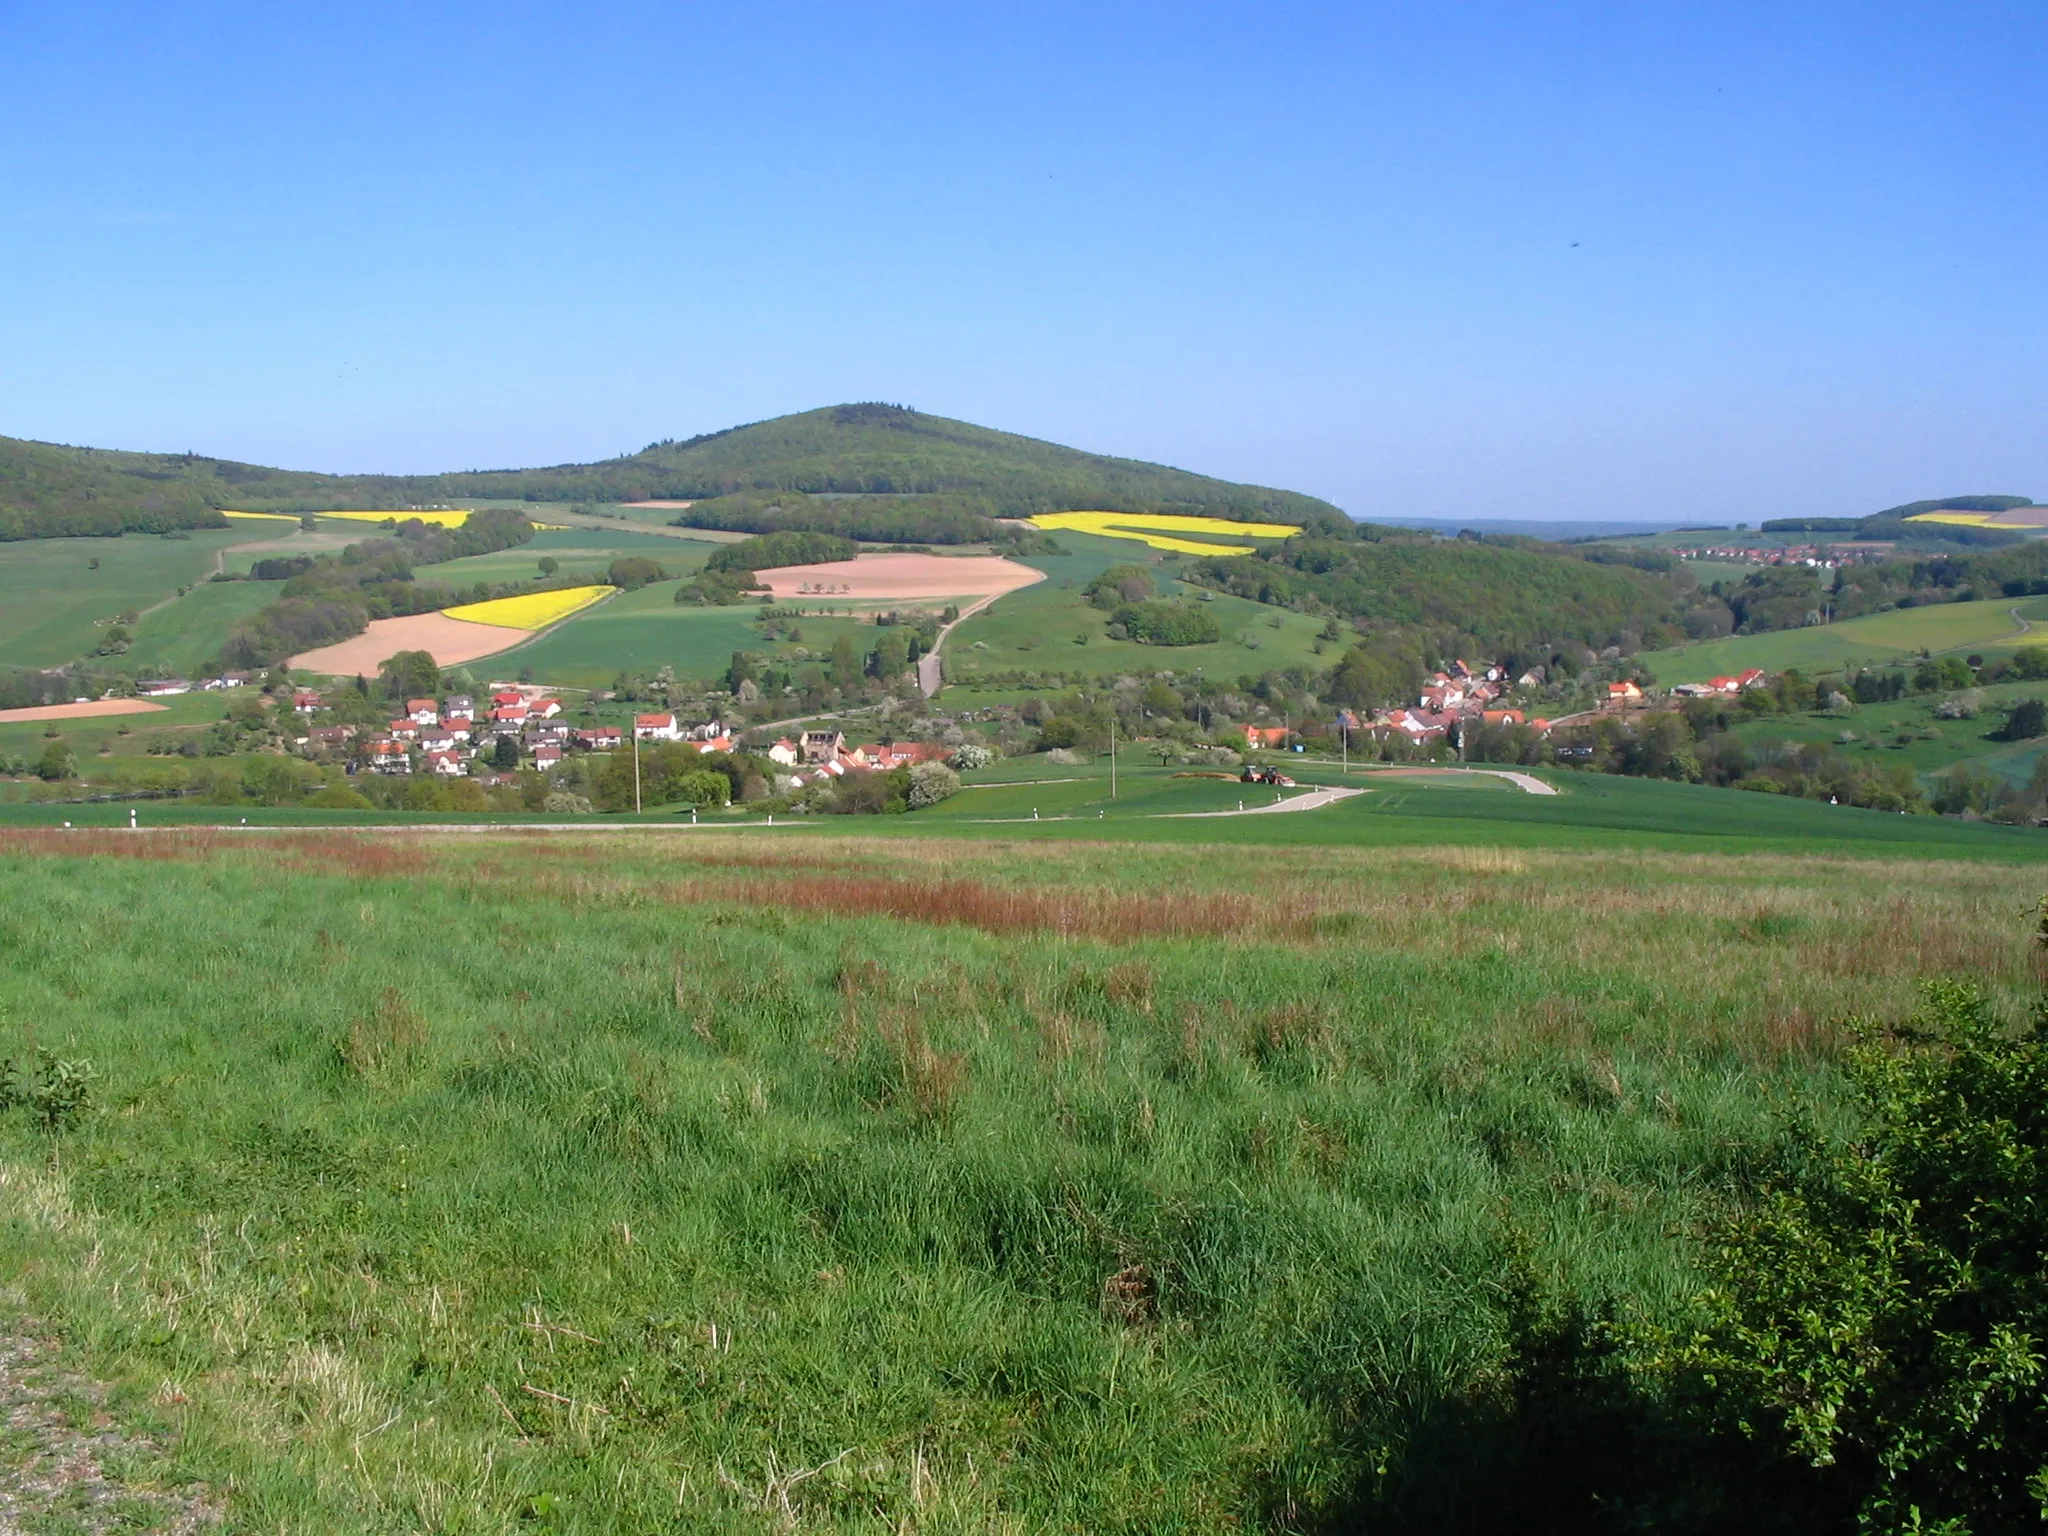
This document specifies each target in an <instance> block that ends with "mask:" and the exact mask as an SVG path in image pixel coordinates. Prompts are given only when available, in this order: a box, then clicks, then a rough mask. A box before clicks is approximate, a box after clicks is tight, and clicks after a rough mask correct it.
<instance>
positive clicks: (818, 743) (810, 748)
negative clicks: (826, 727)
mask: <svg viewBox="0 0 2048 1536" xmlns="http://www.w3.org/2000/svg"><path fill="white" fill-rule="evenodd" d="M845 751H846V733H845V732H844V731H805V732H804V742H803V752H804V761H805V762H807V763H830V762H836V761H837V760H838V759H839V758H840V757H841V756H842V755H843V754H844V753H845Z"/></svg>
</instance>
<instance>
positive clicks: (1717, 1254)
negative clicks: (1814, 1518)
mask: <svg viewBox="0 0 2048 1536" xmlns="http://www.w3.org/2000/svg"><path fill="white" fill-rule="evenodd" d="M2044 937H2048V923H2044ZM2044 1023H2048V1009H2042V1008H2037V1010H2036V1012H2035V1016H2034V1018H2033V1020H2032V1022H2031V1023H2029V1024H2028V1025H2027V1026H2026V1027H2025V1028H2023V1029H2020V1030H2017V1031H2013V1030H2009V1029H2006V1028H2004V1027H2002V1026H2001V1025H2000V1024H1999V1023H1998V1021H1997V1020H1996V1019H1994V1018H1993V1016H1992V1014H1991V1011H1990V1007H1989V1005H1988V1003H1987V1002H1986V999H1985V996H1984V994H1983V993H1982V992H1981V991H1980V990H1978V989H1977V988H1976V987H1975V986H1974V985H1971V984H1969V983H1964V982H1954V981H1948V982H1936V983H1930V984H1929V985H1928V986H1927V988H1926V1002H1925V1004H1924V1006H1923V1007H1922V1009H1921V1010H1920V1012H1919V1013H1917V1014H1916V1015H1915V1016H1914V1018H1913V1019H1912V1021H1911V1022H1910V1023H1909V1024H1907V1025H1906V1026H1905V1027H1903V1028H1901V1029H1899V1030H1896V1031H1893V1032H1890V1033H1886V1032H1882V1031H1879V1030H1877V1029H1874V1028H1868V1027H1866V1028H1863V1029H1861V1030H1860V1031H1859V1034H1858V1040H1857V1044H1856V1045H1855V1046H1854V1048H1853V1049H1852V1050H1851V1051H1850V1052H1849V1055H1848V1063H1847V1065H1848V1071H1849V1075H1850V1080H1851V1083H1852V1085H1853V1087H1854V1091H1855V1097H1856V1102H1857V1105H1858V1107H1859V1109H1860V1110H1861V1121H1862V1124H1861V1127H1860V1128H1859V1129H1858V1130H1857V1131H1856V1132H1855V1133H1854V1134H1852V1135H1849V1136H1845V1137H1840V1138H1824V1137H1819V1136H1811V1137H1805V1138H1802V1140H1801V1143H1800V1145H1799V1146H1798V1147H1797V1148H1796V1149H1795V1155H1794V1158H1793V1161H1792V1164H1791V1166H1790V1167H1789V1169H1788V1170H1787V1172H1786V1174H1785V1175H1784V1176H1783V1177H1782V1178H1781V1179H1779V1180H1778V1181H1776V1182H1774V1183H1773V1184H1772V1185H1771V1186H1770V1187H1768V1188H1767V1189H1766V1190H1765V1192H1764V1194H1763V1197H1762V1198H1761V1200H1760V1201H1758V1202H1757V1203H1756V1205H1755V1206H1754V1207H1753V1208H1752V1209H1751V1210H1749V1211H1748V1212H1746V1213H1744V1214H1742V1215H1740V1216H1738V1217H1737V1218H1735V1219H1734V1220H1732V1221H1730V1222H1729V1223H1728V1224H1727V1225H1726V1226H1725V1227H1724V1228H1723V1229H1722V1230H1720V1231H1719V1232H1718V1233H1716V1234H1715V1235H1714V1242H1713V1245H1712V1248H1711V1251H1710V1254H1709V1268H1710V1271H1711V1272H1712V1274H1713V1277H1714V1281H1715V1283H1714V1286H1713V1288H1712V1290H1711V1291H1710V1292H1709V1293H1708V1296H1707V1307H1708V1314H1709V1315H1708V1321H1707V1326H1706V1328H1705V1329H1704V1331H1703V1333H1702V1335H1701V1336H1700V1340H1699V1342H1698V1343H1696V1344H1695V1345H1693V1346H1692V1347H1691V1348H1690V1349H1688V1350H1687V1351H1685V1352H1684V1355H1683V1361H1684V1367H1685V1369H1687V1370H1688V1371H1689V1372H1690V1373H1691V1374H1692V1375H1693V1376H1694V1377H1695V1378H1696V1379H1697V1380H1699V1381H1702V1382H1705V1383H1710V1384H1711V1386H1712V1389H1713V1391H1714V1394H1715V1396H1716V1398H1717V1399H1718V1402H1719V1407H1720V1411H1721V1413H1722V1414H1723V1415H1724V1416H1725V1417H1726V1418H1727V1419H1728V1420H1730V1421H1731V1422H1733V1423H1735V1424H1737V1425H1739V1426H1740V1428H1741V1429H1742V1430H1743V1431H1744V1432H1745V1433H1747V1434H1748V1435H1750V1436H1751V1437H1752V1438H1753V1439H1756V1440H1759V1441H1761V1442H1762V1443H1763V1444H1765V1445H1766V1446H1768V1447H1771V1448H1773V1449H1781V1450H1782V1451H1783V1452H1784V1453H1785V1454H1787V1455H1789V1456H1792V1457H1795V1458H1797V1459H1799V1460H1801V1461H1803V1462H1805V1463H1807V1464H1809V1465H1811V1466H1813V1467H1815V1468H1829V1469H1835V1471H1834V1474H1833V1475H1834V1476H1835V1477H1836V1478H1838V1479H1840V1480H1842V1481H1843V1482H1845V1483H1846V1484H1847V1485H1848V1487H1849V1488H1850V1490H1851V1491H1852V1493H1853V1496H1854V1498H1855V1501H1856V1505H1857V1513H1856V1519H1857V1523H1858V1527H1859V1529H1861V1530H1865V1531H1887V1532H1889V1531H1898V1532H1905V1531H1929V1532H1932V1531H1945V1532H1951V1533H1956V1536H1961V1533H1964V1532H1978V1533H1984V1532H1993V1531H2019V1530H2023V1529H2024V1530H2039V1529H2040V1528H2041V1522H2042V1521H2043V1520H2048V1198H2044V1191H2048V1034H2044Z"/></svg>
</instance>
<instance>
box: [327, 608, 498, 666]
mask: <svg viewBox="0 0 2048 1536" xmlns="http://www.w3.org/2000/svg"><path fill="white" fill-rule="evenodd" d="M532 635H533V631H532V630H530V629H513V628H511V627H509V626H507V625H502V624H471V623H469V622H468V621H467V620H464V619H451V618H449V617H448V615H447V614H445V613H419V614H414V615H412V616H411V617H409V618H403V619H372V620H371V621H370V627H369V628H368V629H366V630H364V631H363V632H362V633H361V634H360V635H357V636H356V637H355V638H353V639H351V640H343V641H342V642H341V643H340V644H338V645H323V646H322V647H320V649H319V650H317V651H307V652H305V653H303V654H302V655H298V656H294V657H293V658H292V659H291V661H290V663H289V665H291V666H293V667H303V668H305V669H306V670H307V671H309V672H324V673H326V674H327V675H328V676H330V677H351V676H354V675H356V674H358V673H362V674H364V675H367V674H369V673H372V672H375V671H376V670H377V669H378V668H379V667H380V666H382V665H383V664H384V663H385V662H386V661H388V660H389V659H390V658H391V657H393V656H396V655H397V654H398V653H399V652H400V651H428V652H431V653H432V655H433V658H434V661H435V663H436V664H437V665H439V666H443V667H454V666H460V665H461V664H462V663H463V662H465V661H475V660H476V659H477V658H478V657H480V656H495V655H496V654H497V653H498V652H499V651H502V650H505V649H507V648H508V647H511V646H515V645H517V644H519V642H520V641H522V640H526V639H530V638H531V637H532Z"/></svg>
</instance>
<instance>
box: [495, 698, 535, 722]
mask: <svg viewBox="0 0 2048 1536" xmlns="http://www.w3.org/2000/svg"><path fill="white" fill-rule="evenodd" d="M491 719H492V721H493V722H495V723H496V724H498V725H524V724H525V723H526V705H525V703H524V701H522V702H520V703H517V704H493V705H492V706H491Z"/></svg>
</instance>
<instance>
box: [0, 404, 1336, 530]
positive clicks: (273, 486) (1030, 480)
mask: <svg viewBox="0 0 2048 1536" xmlns="http://www.w3.org/2000/svg"><path fill="white" fill-rule="evenodd" d="M749 491H770V492H772V491H798V492H809V493H822V494H828V495H835V496H843V495H847V494H849V493H867V494H869V495H874V494H876V493H880V494H884V495H891V494H893V495H898V496H901V495H908V494H916V495H921V496H924V497H927V498H931V497H939V498H943V499H946V500H955V501H957V507H958V510H959V511H960V512H963V513H970V514H972V515H975V516H980V517H988V516H997V517H1020V516H1028V515H1029V514H1031V513H1034V512H1051V511H1093V510H1107V511H1122V512H1128V511H1160V510H1166V511H1188V512H1197V513H1201V514H1204V515H1207V516H1212V517H1227V518H1236V519H1240V520H1242V519H1252V520H1275V521H1283V522H1293V523H1301V524H1304V525H1308V526H1312V527H1318V528H1324V529H1329V530H1333V531H1334V530H1339V529H1343V528H1347V527H1348V526H1349V522H1348V519H1346V518H1345V516H1344V514H1343V513H1342V512H1340V511H1338V510H1337V508H1335V507H1333V506H1331V505H1330V504H1329V503H1328V502H1325V501H1318V500H1317V499H1316V498H1314V497H1312V496H1303V495H1301V494H1299V493H1297V492H1294V491H1280V490H1271V489H1268V488H1266V487H1264V486H1255V485H1236V484H1232V483H1231V482H1229V481H1226V480H1212V479H1210V478H1208V477H1207V476H1204V475H1196V474H1191V473H1189V472H1188V471H1186V470H1180V469H1172V468H1169V467H1167V466H1165V465H1160V464H1147V463H1144V462H1142V461H1140V460H1136V459H1119V458H1111V457H1108V456H1107V455H1103V454H1094V453H1083V452H1081V451H1080V450H1078V449H1074V448H1064V447H1061V446H1060V445H1059V444H1057V443H1047V442H1041V441H1039V440H1038V439H1036V438H1029V437H1019V436H1016V435H1015V434H1013V433H1008V432H997V431H993V430H991V429H990V428H987V427H977V426H973V425H970V424H969V423H967V422H963V421H952V420H948V419H947V418H946V417H943V416H928V415H925V414H924V413H922V412H920V411H910V410H904V409H902V408H900V407H897V406H887V405H841V406H829V407H827V408H825V409H823V410H816V411H806V412H803V413H802V414H800V415H795V416H781V417H777V418H775V419H774V420H772V421H763V422H756V423H754V424H753V425H751V426H744V427H733V428H730V429H729V430H727V431H723V432H714V433H710V434H708V435H706V436H703V437H695V438H690V439H687V440H685V441H681V442H660V443H654V444H651V445H650V446H648V447H647V448H645V449H643V450H641V451H640V452H639V453H634V454H628V455H625V456H623V457H621V458H616V459H606V460H603V461H601V462H599V463H595V464H561V465H556V466H554V467H552V468H547V469H505V470H470V471H465V472H462V473H455V474H445V475H321V474H309V473H301V472H295V471H289V470H276V469H265V468H262V467H260V466H257V465H250V464H238V463H233V462H231V461H227V460H222V459H214V458H207V457H204V456H200V455H193V454H149V453H119V452H112V451H109V450H105V449H94V448H67V447H59V446H56V445H53V444H47V443H31V442H24V441H21V440H19V439H15V438H0V538H35V537H49V536H54V535H60V534H110V533H119V532H122V531H123V530H131V529H132V530H137V531H158V532H160V531H163V530H165V529H169V528H180V527H186V528H189V527H207V526H218V525H219V523H220V518H219V516H218V513H217V511H216V509H217V508H220V507H233V508H244V509H249V510H259V511H261V510H270V511H307V512H310V511H320V510H331V509H335V508H342V507H360V508H393V509H397V508H404V507H412V506H421V505H432V504H445V503H448V502H455V501H463V500H484V499H512V500H520V499H524V500H529V501H554V502H579V501H580V502H621V501H647V500H697V499H700V498H710V497H720V496H727V495H732V494H734V493H740V492H749Z"/></svg>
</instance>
